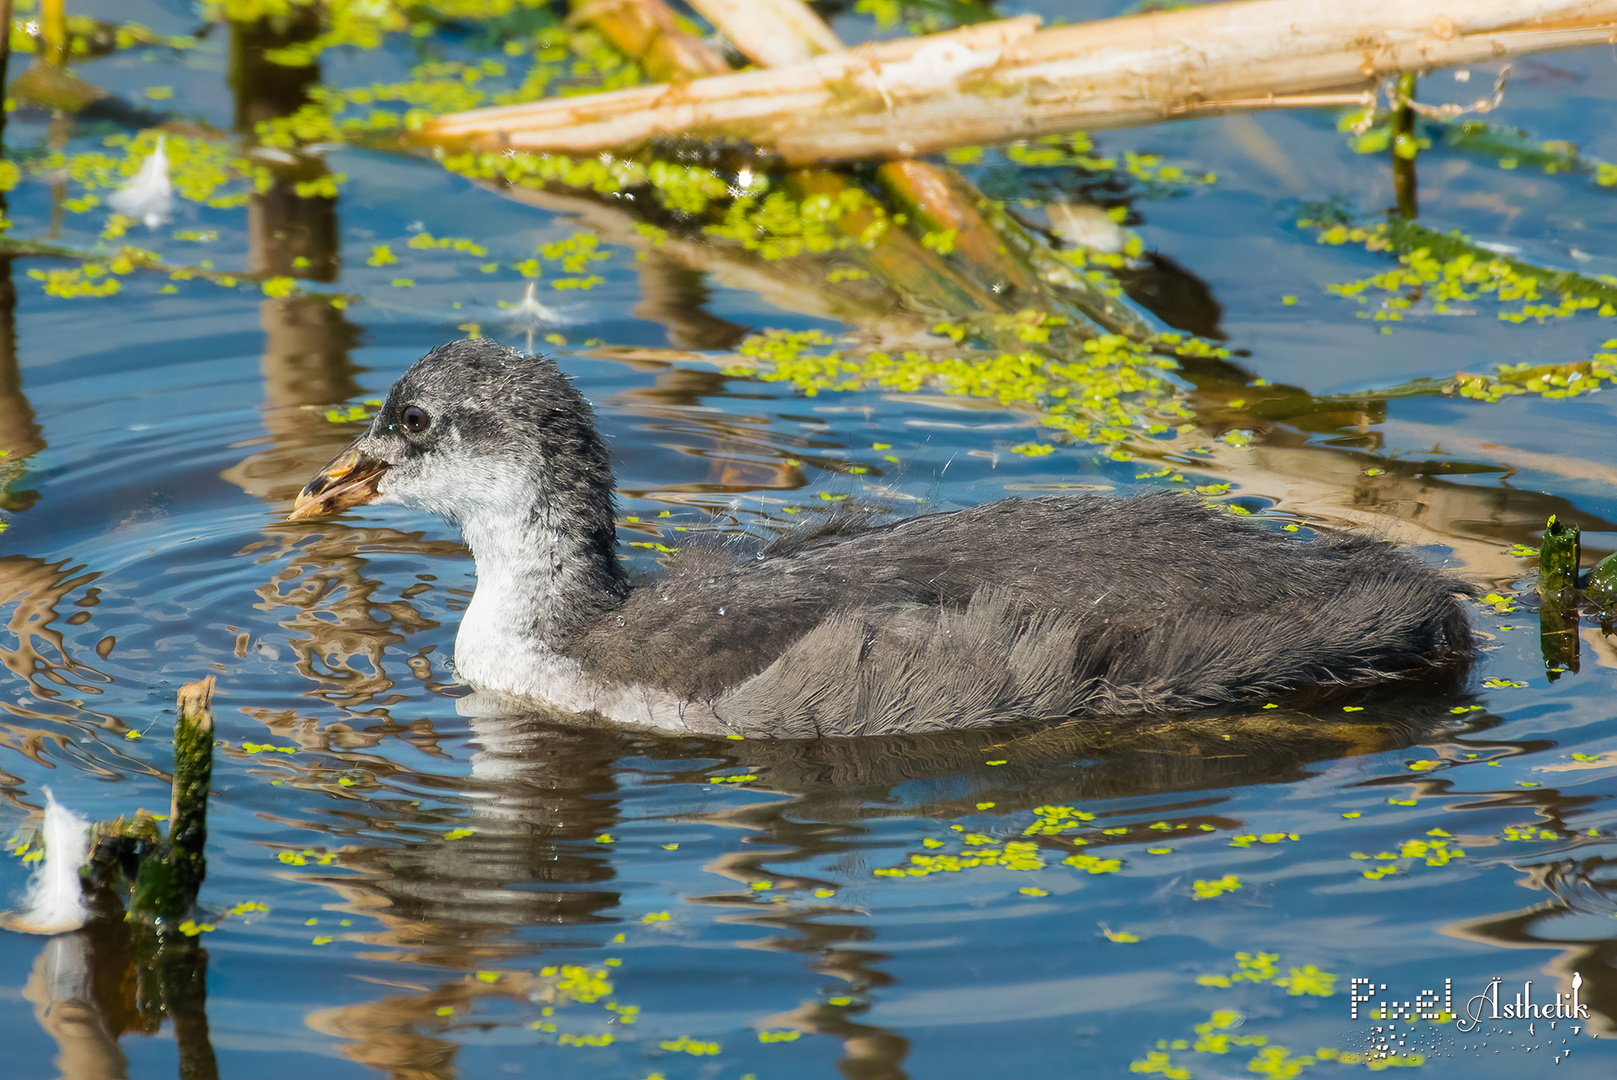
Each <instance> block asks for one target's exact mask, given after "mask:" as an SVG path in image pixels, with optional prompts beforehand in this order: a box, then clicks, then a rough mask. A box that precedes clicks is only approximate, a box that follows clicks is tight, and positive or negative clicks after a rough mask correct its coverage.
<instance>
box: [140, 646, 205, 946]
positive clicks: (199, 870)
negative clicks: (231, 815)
mask: <svg viewBox="0 0 1617 1080" xmlns="http://www.w3.org/2000/svg"><path fill="white" fill-rule="evenodd" d="M213 685H214V680H213V676H211V675H210V676H208V677H207V678H206V679H203V680H202V681H201V682H194V683H190V684H188V685H186V686H182V687H181V688H180V692H179V698H178V708H177V710H176V716H175V720H174V782H173V795H172V797H171V799H170V802H169V818H168V843H167V844H166V845H160V846H159V847H158V849H157V850H156V851H153V852H151V853H150V854H148V855H147V856H146V857H145V858H142V859H141V860H140V868H139V870H137V871H136V876H135V887H134V892H133V895H132V896H131V898H130V904H129V912H130V914H131V915H133V916H137V917H142V918H148V919H158V920H163V919H178V918H181V917H183V916H184V915H185V914H186V913H187V912H188V911H190V910H191V908H192V907H194V906H195V904H196V900H197V893H198V892H199V891H200V890H201V888H202V880H203V878H204V876H206V874H207V858H206V852H205V850H204V849H205V848H206V847H207V843H208V788H209V786H210V784H211V783H212V781H213V710H212V707H211V706H212V703H213Z"/></svg>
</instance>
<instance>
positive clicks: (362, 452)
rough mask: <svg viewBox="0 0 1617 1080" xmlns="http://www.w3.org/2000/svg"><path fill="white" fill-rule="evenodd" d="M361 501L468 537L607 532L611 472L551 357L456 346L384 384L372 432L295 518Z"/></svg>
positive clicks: (486, 345) (317, 483)
mask: <svg viewBox="0 0 1617 1080" xmlns="http://www.w3.org/2000/svg"><path fill="white" fill-rule="evenodd" d="M364 502H380V503H394V504H399V505H403V506H411V507H415V508H417V509H421V510H429V511H431V512H433V513H436V514H441V515H442V516H443V517H445V518H447V519H449V520H450V521H452V522H455V523H457V524H459V525H460V526H461V527H462V529H463V530H464V531H465V532H466V534H467V539H468V540H470V541H473V543H474V547H475V540H476V534H478V533H480V532H485V531H487V530H489V529H494V528H502V529H503V528H523V527H527V528H532V527H544V528H547V529H550V530H552V531H577V530H582V531H583V532H585V533H591V534H598V533H599V532H600V530H602V529H605V530H607V535H610V531H611V529H612V510H613V506H612V502H613V499H612V469H611V463H610V461H609V459H608V455H607V451H606V446H605V444H604V443H603V442H602V440H601V437H600V435H599V433H598V432H597V431H596V427H595V416H594V413H593V411H592V410H591V409H590V406H589V403H588V402H587V401H585V400H584V397H583V395H582V394H580V393H579V392H578V390H577V389H576V388H575V387H574V386H573V384H572V383H571V381H569V380H568V378H567V377H566V376H565V375H563V374H562V372H561V370H560V369H559V368H558V367H557V366H556V363H555V361H553V360H551V359H549V358H547V357H542V356H524V355H523V354H521V353H519V352H516V351H515V350H513V349H508V348H505V347H504V346H502V345H499V344H497V343H495V342H491V341H486V340H477V341H469V340H468V341H454V342H450V343H449V344H447V345H441V346H439V347H438V348H436V349H434V350H432V351H431V352H429V353H427V355H425V356H423V357H422V358H421V359H420V360H417V361H416V362H415V363H414V364H413V365H411V367H410V369H409V370H408V371H406V372H405V373H404V374H403V375H402V376H401V377H400V378H399V380H398V382H396V383H394V384H393V387H392V389H390V390H389V391H388V393H387V399H386V400H385V401H384V402H383V404H382V408H381V410H380V411H379V412H378V413H377V414H376V417H375V418H374V419H373V420H372V421H371V426H370V427H369V428H368V429H367V430H366V431H365V433H364V434H363V435H361V436H360V437H359V438H358V439H356V440H354V442H353V444H352V445H351V446H350V447H349V448H348V449H347V450H345V451H344V452H343V453H342V454H341V455H339V456H338V457H337V458H335V459H334V460H333V461H332V462H331V463H330V464H329V465H328V466H327V467H326V469H325V470H323V472H322V473H321V475H319V476H316V477H315V479H314V480H311V481H310V482H309V485H308V486H307V487H305V488H304V490H303V493H302V494H301V495H300V496H299V497H298V506H297V509H296V510H295V511H294V512H293V516H294V517H317V516H321V515H323V514H327V513H333V512H335V511H338V510H342V509H346V508H347V507H349V506H354V505H357V504H360V503H364Z"/></svg>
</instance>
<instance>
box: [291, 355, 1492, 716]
mask: <svg viewBox="0 0 1617 1080" xmlns="http://www.w3.org/2000/svg"><path fill="white" fill-rule="evenodd" d="M612 491H613V487H612V470H611V465H610V463H609V460H608V455H607V450H606V445H605V443H604V441H603V440H602V438H601V436H600V434H599V432H598V431H597V430H596V427H595V422H594V416H593V414H592V412H591V410H590V407H589V405H588V403H587V402H586V401H585V400H584V398H583V397H582V395H580V394H579V393H578V391H577V390H576V389H575V388H574V387H573V386H572V384H571V383H570V382H569V381H568V380H567V378H566V377H565V376H564V375H562V373H561V372H560V370H559V369H558V368H557V367H556V365H555V363H554V362H553V361H551V360H548V359H544V358H541V357H525V356H521V355H519V354H517V353H515V352H513V351H511V350H508V349H504V348H502V347H500V346H498V345H495V344H493V343H490V342H486V341H463V342H455V343H453V344H450V345H446V346H444V347H442V348H439V349H436V350H434V351H433V352H432V353H430V354H428V355H427V356H426V357H425V358H424V359H422V360H421V361H419V362H418V363H417V364H416V365H415V366H413V367H412V368H411V369H410V370H409V371H408V372H406V373H405V375H404V376H403V377H402V378H401V379H400V380H399V381H398V383H396V384H395V385H394V386H393V388H392V390H391V391H390V392H389V394H388V397H387V401H386V403H385V404H384V405H383V407H382V408H381V410H380V411H379V412H378V413H377V415H376V417H375V419H374V420H373V421H372V423H371V426H370V428H369V430H367V431H366V432H365V434H363V435H361V436H360V437H359V438H358V439H356V440H355V441H354V443H353V444H352V445H351V446H350V447H349V448H348V449H347V450H346V451H344V452H343V453H342V454H341V455H339V456H338V457H337V458H335V459H334V460H333V461H332V462H331V463H330V464H329V465H328V466H327V467H326V469H325V470H324V471H323V472H322V473H321V474H320V475H319V476H317V477H316V478H315V479H314V480H312V481H310V483H309V484H308V486H307V487H305V488H304V490H303V492H302V494H301V495H300V496H299V497H298V503H297V508H296V510H295V511H294V515H293V516H294V517H299V518H306V517H316V516H319V515H321V514H326V513H332V512H335V511H338V510H341V509H344V508H346V507H350V506H355V505H358V504H361V503H368V502H374V501H381V502H390V503H399V504H404V505H409V506H415V507H418V508H422V509H428V510H433V511H435V512H438V513H441V514H443V515H444V516H445V517H447V518H449V519H450V520H452V521H455V522H457V523H458V524H459V525H460V527H461V531H462V534H463V535H464V537H465V539H466V541H467V543H468V545H469V546H470V547H471V549H472V553H473V555H474V557H475V559H476V561H477V569H478V588H477V592H476V595H475V596H474V597H473V600H472V603H471V604H470V605H469V606H468V608H467V610H466V614H465V616H464V618H463V620H462V624H461V628H460V634H459V637H458V638H457V641H456V665H457V670H458V673H459V675H460V677H461V678H462V679H463V680H464V681H466V682H468V683H470V684H472V685H474V686H479V687H483V688H486V689H489V690H492V691H495V692H497V693H502V694H507V695H512V696H516V697H522V698H530V699H541V700H547V701H550V702H552V703H554V704H556V705H559V706H561V707H563V708H566V709H570V710H573V711H575V712H579V713H596V714H599V715H602V716H605V717H606V718H608V719H610V720H614V721H618V722H624V723H632V724H639V725H645V726H650V727H654V728H662V729H666V730H675V731H696V732H707V733H726V734H741V735H753V736H768V737H813V736H819V735H857V734H874V733H879V732H905V731H925V730H937V729H943V728H967V727H980V726H984V725H988V724H992V723H997V722H1003V721H1006V720H1011V719H1015V718H1019V717H1040V716H1065V715H1116V714H1125V713H1141V712H1168V711H1176V710H1185V709H1195V708H1201V707H1205V706H1212V705H1219V704H1223V703H1228V702H1239V701H1247V700H1253V699H1263V698H1267V697H1270V696H1273V695H1277V694H1282V693H1285V692H1288V691H1292V690H1296V689H1298V688H1302V687H1310V686H1319V685H1337V684H1363V683H1372V682H1377V681H1382V680H1386V679H1391V678H1396V677H1399V676H1403V675H1407V674H1410V673H1412V672H1416V671H1421V670H1425V669H1430V668H1432V667H1439V666H1452V665H1454V664H1456V663H1458V662H1461V661H1463V660H1464V659H1465V658H1467V657H1468V656H1469V655H1470V653H1471V651H1472V643H1471V636H1470V631H1469V628H1468V626H1467V621H1466V617H1465V613H1464V608H1463V606H1462V605H1461V604H1460V603H1459V601H1458V600H1457V599H1456V597H1455V595H1454V594H1455V592H1456V591H1463V586H1461V585H1459V584H1458V583H1457V582H1454V581H1452V580H1450V579H1448V578H1446V577H1445V576H1443V575H1442V574H1440V573H1438V572H1436V571H1434V570H1432V569H1430V568H1428V567H1426V566H1423V565H1422V564H1420V563H1419V562H1417V561H1416V560H1414V559H1413V558H1411V557H1410V556H1408V555H1406V554H1404V553H1402V552H1400V551H1398V550H1396V549H1394V548H1391V547H1389V546H1387V545H1385V544H1382V543H1379V542H1377V541H1375V540H1373V539H1371V538H1368V537H1362V536H1328V537H1325V538H1321V539H1318V540H1315V541H1312V542H1305V541H1300V540H1297V539H1294V538H1291V537H1286V536H1284V535H1282V534H1280V533H1276V532H1271V531H1267V530H1264V529H1262V528H1260V527H1257V526H1254V525H1251V524H1248V523H1245V522H1242V521H1240V520H1238V519H1237V518H1235V517H1233V516H1230V515H1227V514H1222V513H1218V512H1215V511H1213V510H1209V509H1206V508H1204V507H1202V506H1201V505H1200V504H1198V503H1196V502H1194V501H1192V500H1189V499H1183V498H1180V497H1178V496H1176V495H1171V494H1167V493H1159V494H1152V495H1146V496H1143V497H1140V498H1136V499H1131V500H1124V499H1110V498H1105V497H1100V496H1093V495H1080V496H1071V497H1057V498H1044V499H1031V500H1022V499H1007V500H1005V501H1003V502H997V503H992V504H989V505H986V506H979V507H975V508H973V509H969V510H961V511H956V512H954V513H947V514H933V515H929V516H924V517H917V518H911V519H908V520H904V521H899V522H897V523H893V524H886V525H871V524H869V523H867V522H865V523H862V522H858V521H843V522H841V523H838V524H834V525H832V526H828V527H825V528H821V529H820V530H818V531H817V532H804V533H801V534H798V535H795V536H791V537H788V538H786V540H784V541H778V542H777V543H776V544H775V545H773V546H771V547H770V548H766V549H764V550H763V551H758V552H755V553H752V557H749V558H744V559H738V558H735V557H734V554H733V553H732V552H728V551H722V550H714V549H709V550H700V549H687V551H686V552H684V553H682V554H681V555H680V556H679V557H678V558H677V559H676V560H674V562H673V564H672V565H671V566H670V567H669V568H668V571H667V573H666V574H665V575H664V576H662V577H660V578H657V579H654V580H652V581H649V582H647V583H645V584H643V585H640V586H638V587H631V585H630V583H629V580H628V577H627V574H626V572H625V571H624V569H623V568H622V566H621V565H620V563H619V561H618V558H617V553H616V546H617V543H616V534H615V525H614V507H613V495H612Z"/></svg>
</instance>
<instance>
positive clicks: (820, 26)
mask: <svg viewBox="0 0 1617 1080" xmlns="http://www.w3.org/2000/svg"><path fill="white" fill-rule="evenodd" d="M689 3H690V5H691V7H693V8H695V9H696V10H697V12H699V13H700V14H701V15H702V16H703V17H704V18H705V19H707V21H708V22H710V23H712V24H713V25H714V26H715V27H716V28H718V29H719V30H721V31H723V33H724V36H725V37H727V38H729V39H730V43H731V44H733V45H734V46H735V47H736V48H738V49H740V50H741V51H742V52H743V53H745V54H746V56H747V59H749V60H751V61H753V62H754V63H755V64H757V65H758V66H760V67H788V66H790V65H792V64H801V63H802V62H803V61H805V60H808V59H809V58H811V57H815V56H819V55H820V54H821V53H828V52H837V51H838V50H840V49H842V48H844V46H843V44H842V42H841V41H840V40H838V38H837V36H836V34H834V33H833V32H832V31H831V28H830V27H829V26H827V25H825V22H824V20H822V19H821V18H820V17H819V16H818V15H816V14H814V11H813V10H812V9H811V8H810V7H809V6H808V5H807V4H805V3H803V0H689Z"/></svg>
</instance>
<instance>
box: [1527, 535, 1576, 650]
mask: <svg viewBox="0 0 1617 1080" xmlns="http://www.w3.org/2000/svg"><path fill="white" fill-rule="evenodd" d="M1579 534H1580V530H1579V529H1578V527H1577V526H1576V525H1573V524H1570V523H1567V522H1563V521H1561V520H1560V519H1559V518H1558V517H1557V516H1555V515H1554V514H1552V515H1550V520H1549V522H1548V524H1546V525H1545V527H1544V542H1543V544H1542V546H1541V547H1540V548H1539V552H1538V597H1539V609H1538V618H1539V641H1540V644H1541V646H1542V649H1543V653H1544V668H1545V670H1546V671H1547V672H1548V673H1549V676H1550V680H1551V681H1552V682H1553V681H1554V680H1555V679H1556V678H1557V677H1559V676H1560V674H1561V672H1563V671H1568V670H1570V671H1577V670H1578V562H1579V560H1580V559H1581V557H1582V548H1581V545H1580V543H1579Z"/></svg>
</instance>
